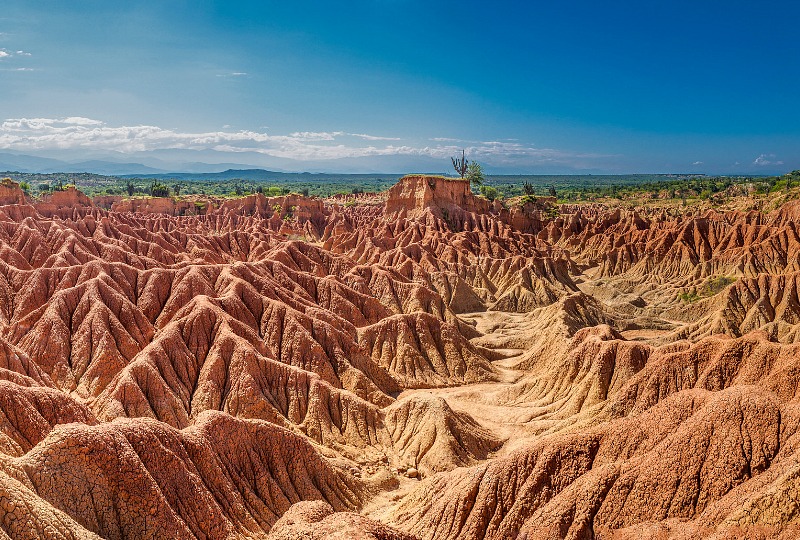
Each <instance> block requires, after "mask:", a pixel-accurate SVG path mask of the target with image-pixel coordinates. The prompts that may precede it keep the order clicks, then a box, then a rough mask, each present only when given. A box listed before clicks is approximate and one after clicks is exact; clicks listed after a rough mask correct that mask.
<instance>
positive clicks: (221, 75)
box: [217, 71, 248, 77]
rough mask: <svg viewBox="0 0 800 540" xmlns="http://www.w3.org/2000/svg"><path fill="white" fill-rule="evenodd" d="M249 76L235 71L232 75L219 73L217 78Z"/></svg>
mask: <svg viewBox="0 0 800 540" xmlns="http://www.w3.org/2000/svg"><path fill="white" fill-rule="evenodd" d="M247 75H248V74H247V73H245V72H244V71H233V72H231V73H218V74H217V77H246V76H247Z"/></svg>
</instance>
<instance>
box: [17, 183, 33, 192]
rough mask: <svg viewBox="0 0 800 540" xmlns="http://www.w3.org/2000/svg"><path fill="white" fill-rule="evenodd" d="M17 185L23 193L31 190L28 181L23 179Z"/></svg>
mask: <svg viewBox="0 0 800 540" xmlns="http://www.w3.org/2000/svg"><path fill="white" fill-rule="evenodd" d="M19 187H20V189H21V190H22V191H24V192H25V193H28V192H29V191H30V190H31V185H30V184H29V183H28V182H25V181H24V180H23V181H22V182H20V183H19Z"/></svg>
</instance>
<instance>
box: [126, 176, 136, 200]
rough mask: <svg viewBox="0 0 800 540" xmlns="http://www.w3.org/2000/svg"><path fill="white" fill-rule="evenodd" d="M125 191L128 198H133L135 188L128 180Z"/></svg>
mask: <svg viewBox="0 0 800 540" xmlns="http://www.w3.org/2000/svg"><path fill="white" fill-rule="evenodd" d="M125 190H126V191H127V192H128V197H133V193H134V192H135V191H136V186H134V185H133V182H132V181H131V180H128V181H127V182H126V184H125Z"/></svg>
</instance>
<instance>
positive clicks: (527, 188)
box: [522, 180, 536, 196]
mask: <svg viewBox="0 0 800 540" xmlns="http://www.w3.org/2000/svg"><path fill="white" fill-rule="evenodd" d="M522 191H524V192H525V195H528V196H532V195H534V194H535V192H536V190H535V189H534V188H533V184H531V183H530V182H528V181H527V180H525V183H524V184H522Z"/></svg>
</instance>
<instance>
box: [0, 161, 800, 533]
mask: <svg viewBox="0 0 800 540" xmlns="http://www.w3.org/2000/svg"><path fill="white" fill-rule="evenodd" d="M95 203H96V204H94V205H93V204H92V202H91V201H89V199H88V198H86V197H85V196H84V195H83V194H81V193H80V192H78V191H76V190H74V189H71V190H66V191H63V192H57V193H54V194H53V195H52V197H51V198H50V199H49V200H47V201H43V202H39V203H36V204H33V205H31V204H28V202H27V200H26V199H25V196H24V194H23V193H22V191H21V190H19V187H18V186H14V185H11V184H3V185H2V186H0V254H2V256H0V538H15V539H16V538H65V539H66V538H70V539H73V538H74V539H77V538H164V537H169V538H212V539H215V538H274V539H284V538H285V539H289V538H307V539H316V538H364V539H386V540H394V539H397V540H405V539H412V538H422V539H428V538H429V539H439V538H452V539H471V538H474V539H480V538H492V539H495V538H496V539H501V538H503V539H505V538H529V539H532V538H553V539H555V538H600V539H602V538H612V537H613V538H616V537H620V538H673V537H675V538H698V537H709V538H734V537H736V538H738V537H753V538H793V537H795V536H796V535H797V534H800V530H799V529H798V528H799V527H800V506H798V504H797V493H798V490H799V489H800V481H798V478H800V474H798V471H800V438H799V437H800V436H799V435H798V433H797V430H798V427H799V426H800V408H798V405H797V403H798V399H800V364H799V363H798V358H800V349H799V348H800V344H798V343H799V342H800V337H798V336H800V332H799V329H800V326H798V325H800V300H798V293H797V291H798V275H800V274H799V272H800V259H798V253H800V250H798V249H797V247H798V245H800V238H798V235H797V232H796V230H795V225H794V222H795V218H796V217H797V214H798V205H797V203H795V202H789V203H786V204H785V205H783V206H782V207H780V208H779V209H778V210H776V211H774V212H772V213H761V212H742V211H740V210H735V209H730V210H726V209H724V208H722V209H718V210H707V211H703V212H697V211H695V210H694V209H692V208H686V209H676V208H671V207H668V206H663V207H656V208H653V207H650V208H636V209H622V208H608V207H605V206H601V205H584V206H580V205H562V206H560V207H556V206H555V202H554V201H552V200H539V201H537V202H536V203H533V202H531V201H525V203H524V204H521V203H520V202H518V201H515V200H510V201H506V202H505V203H500V202H497V201H496V202H495V203H489V201H487V200H485V199H483V198H480V197H476V196H475V195H473V194H472V193H471V191H470V188H469V185H468V184H467V183H466V182H464V181H461V180H458V179H446V178H442V177H429V176H422V175H415V176H409V177H405V178H404V179H402V180H401V181H400V182H399V183H398V184H397V185H396V186H394V187H393V188H391V189H390V190H389V191H388V193H387V194H385V196H383V195H381V196H376V195H370V196H368V197H367V196H364V197H360V198H352V199H351V198H341V197H340V198H338V199H337V198H332V199H331V200H327V201H323V200H320V199H314V198H306V197H301V196H295V195H290V196H287V197H273V198H267V197H264V196H263V195H252V196H248V197H244V198H241V199H234V200H228V201H216V202H213V201H207V202H206V204H202V205H198V204H195V202H194V201H176V200H173V199H153V198H146V199H133V200H123V199H119V198H115V199H98V200H96V201H95ZM201 206H202V211H201ZM544 208H549V210H548V211H547V212H544V211H543V209H544Z"/></svg>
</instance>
